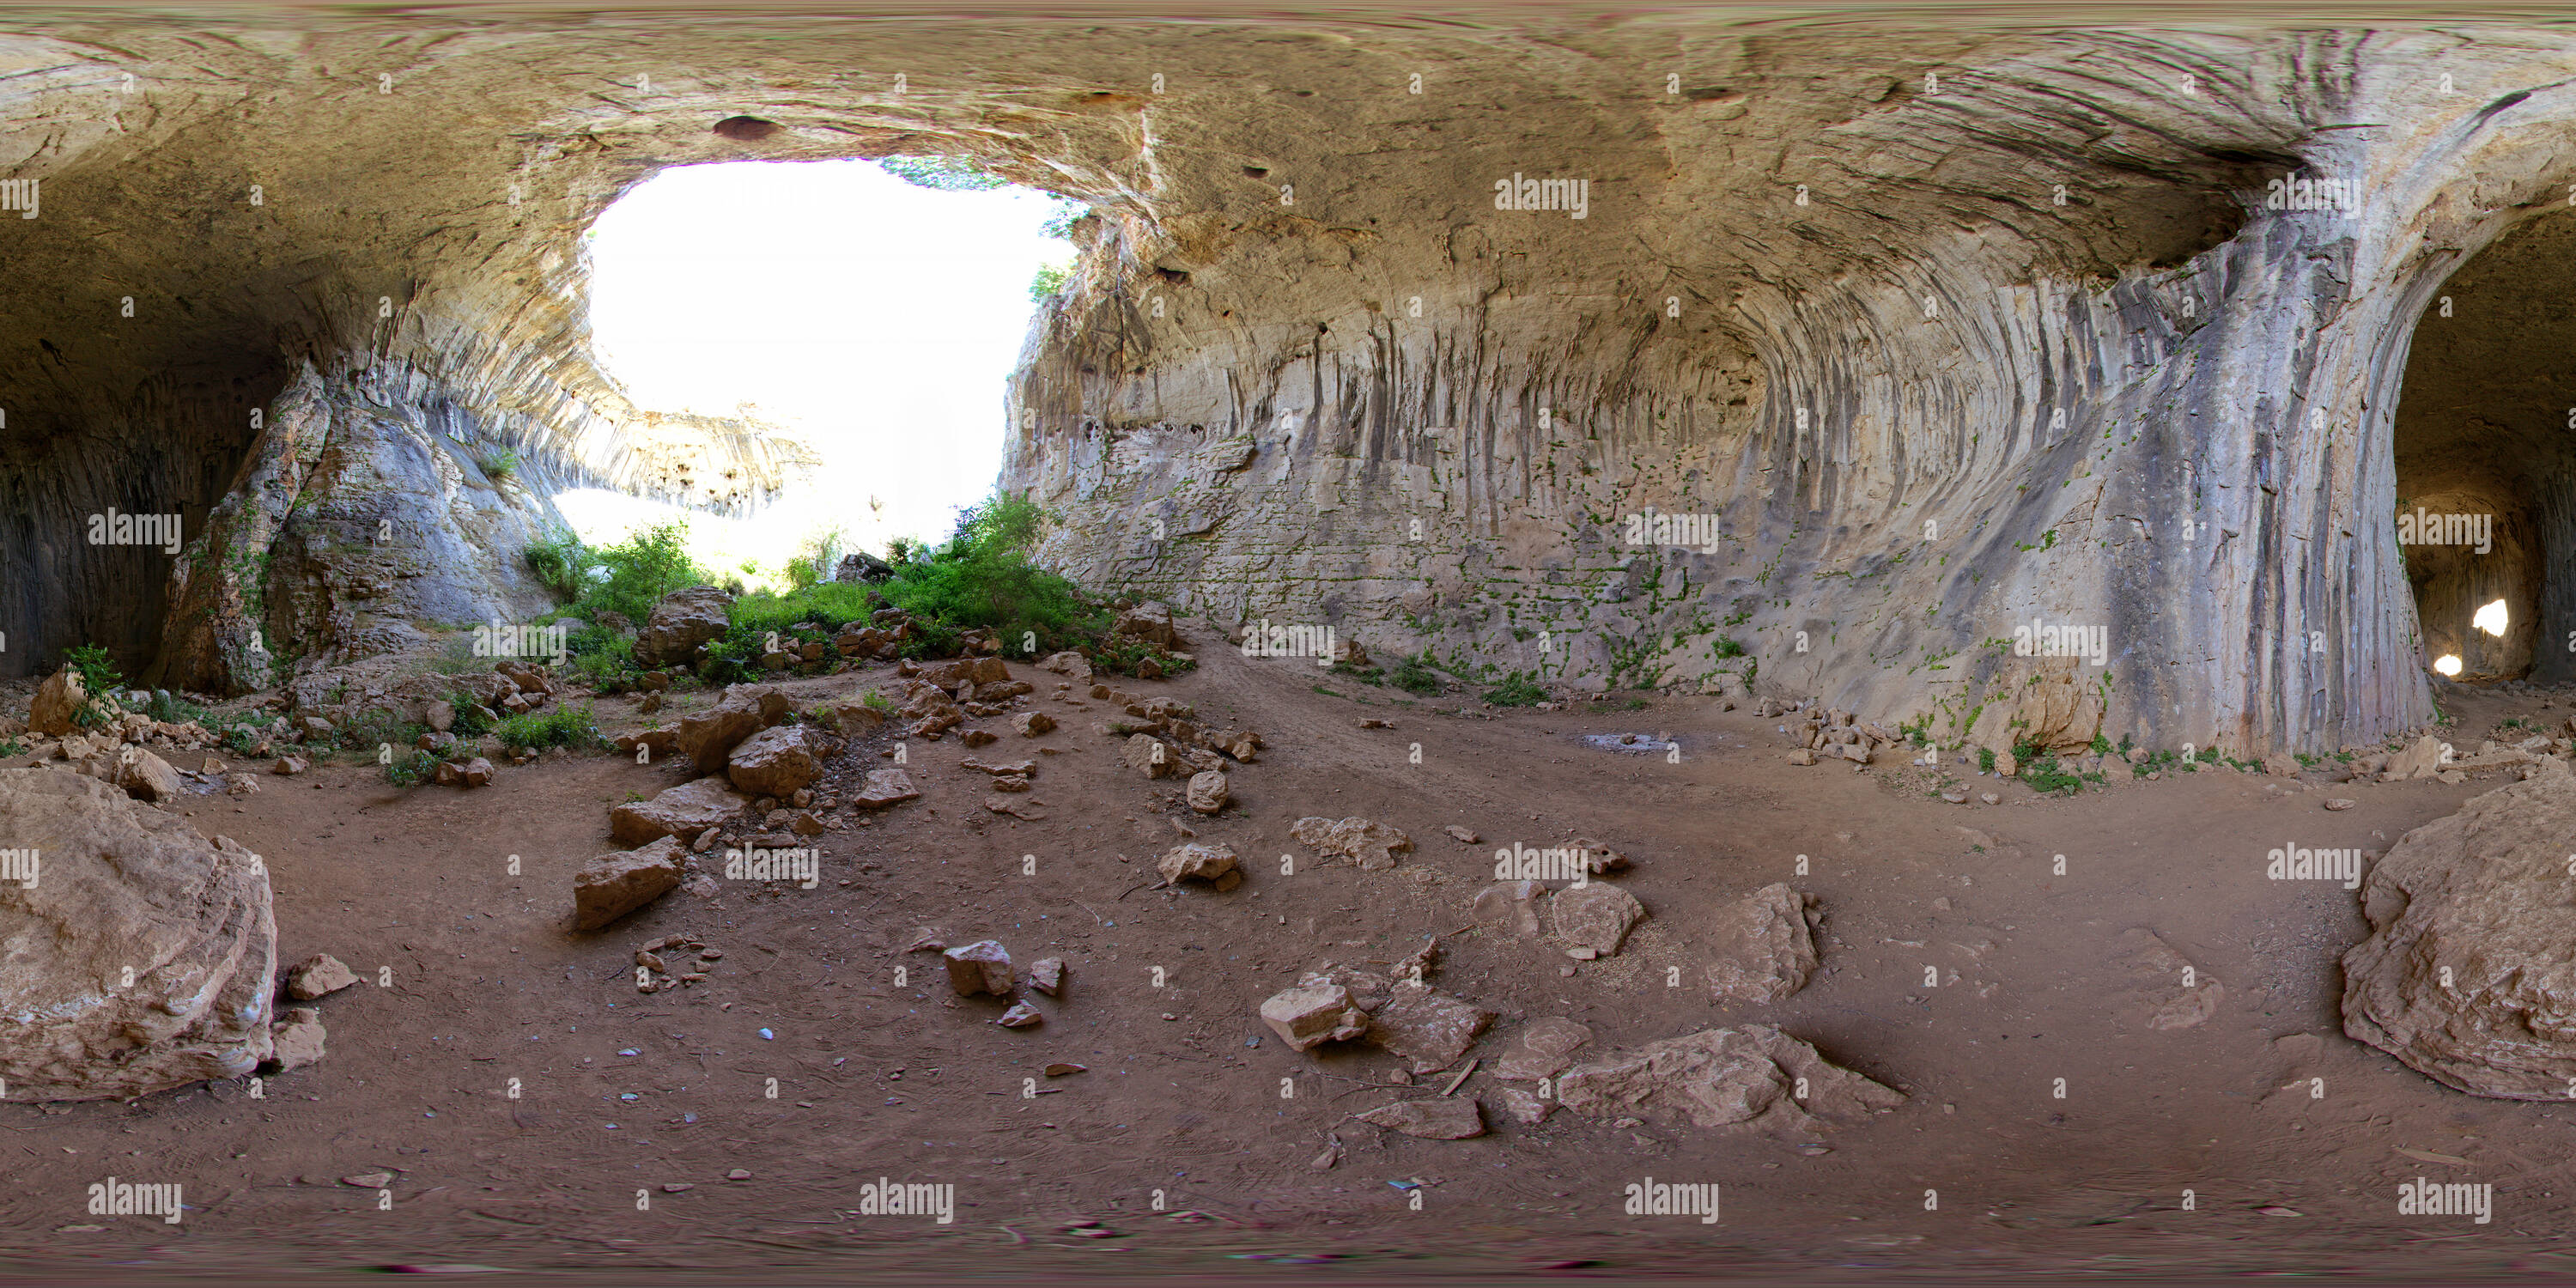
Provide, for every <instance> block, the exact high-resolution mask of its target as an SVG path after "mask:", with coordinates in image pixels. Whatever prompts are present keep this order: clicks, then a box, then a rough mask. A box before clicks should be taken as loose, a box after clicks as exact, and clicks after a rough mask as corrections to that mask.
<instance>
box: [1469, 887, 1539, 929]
mask: <svg viewBox="0 0 2576 1288" xmlns="http://www.w3.org/2000/svg"><path fill="white" fill-rule="evenodd" d="M1546 893H1547V888H1546V887H1545V886H1542V885H1540V884H1539V883H1538V882H1536V881H1497V882H1495V883H1494V884H1492V885H1489V886H1486V887H1485V888H1484V889H1482V890H1479V891H1477V892H1476V901H1475V903H1474V905H1473V911H1474V913H1475V917H1476V920H1477V921H1479V922H1482V923H1484V924H1486V925H1489V926H1502V927H1506V928H1508V929H1510V930H1511V931H1513V932H1514V933H1516V934H1522V935H1535V934H1537V933H1538V932H1539V920H1538V907H1539V900H1540V898H1541V897H1542V896H1543V895H1545V894H1546Z"/></svg>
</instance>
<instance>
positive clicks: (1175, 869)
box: [1155, 842, 1237, 884]
mask: <svg viewBox="0 0 2576 1288" xmlns="http://www.w3.org/2000/svg"><path fill="white" fill-rule="evenodd" d="M1155 867H1156V869H1157V870H1159V871H1160V872H1161V873H1162V874H1163V879H1164V880H1166V881H1169V882H1172V883H1174V884H1178V883H1180V882H1182V881H1186V880H1191V879H1193V878H1195V879H1197V880H1201V881H1215V880H1217V879H1218V878H1221V877H1224V876H1226V875H1228V874H1230V873H1233V872H1235V871H1236V870H1237V868H1236V860H1235V856H1234V847H1233V846H1231V845H1207V844H1203V843H1198V842H1192V843H1191V844H1188V845H1180V846H1174V847H1173V848H1172V849H1170V850H1168V851H1166V852H1165V853H1164V855H1163V858H1162V861H1161V862H1159V863H1157V864H1156V865H1155Z"/></svg>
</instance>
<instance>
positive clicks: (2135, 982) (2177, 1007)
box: [2112, 927, 2227, 1029]
mask: <svg viewBox="0 0 2576 1288" xmlns="http://www.w3.org/2000/svg"><path fill="white" fill-rule="evenodd" d="M2112 948H2113V951H2114V952H2116V953H2117V954H2118V955H2119V960H2120V965H2121V967H2122V969H2124V970H2125V971H2127V972H2128V978H2129V988H2130V990H2131V992H2132V993H2133V994H2134V995H2135V996H2136V997H2137V998H2138V1001H2137V1002H2136V1003H2135V1004H2133V1007H2132V1010H2133V1014H2132V1015H2131V1017H2130V1018H2132V1019H2133V1020H2135V1021H2136V1022H2137V1023H2138V1024H2139V1025H2141V1026H2142V1027H2145V1028H2150V1029H2188V1028H2196V1027H2198V1026H2199V1025H2200V1023H2201V1022H2202V1021H2204V1020H2207V1019H2208V1018H2209V1017H2210V1016H2212V1015H2215V1014H2217V1013H2218V1004H2219V1003H2220V1002H2221V1001H2223V1000H2225V998H2226V997H2227V989H2226V986H2224V985H2222V984H2220V983H2219V982H2218V981H2217V980H2216V979H2214V978H2212V977H2211V976H2210V974H2209V972H2208V971H2205V970H2202V969H2200V968H2199V967H2197V966H2194V965H2193V964H2192V963H2191V962H2189V961H2186V960H2184V958H2183V956H2182V954H2180V953H2177V952H2175V951H2174V950H2173V948H2172V947H2171V946H2169V945H2167V944H2166V943H2165V941H2164V939H2163V937H2162V936H2159V935H2157V934H2156V933H2155V932H2154V931H2152V930H2147V929H2144V928H2142V927H2140V928H2132V929H2129V930H2124V931H2122V932H2120V937H2119V938H2118V939H2116V940H2114V941H2112Z"/></svg>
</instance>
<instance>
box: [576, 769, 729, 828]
mask: <svg viewBox="0 0 2576 1288" xmlns="http://www.w3.org/2000/svg"><path fill="white" fill-rule="evenodd" d="M750 804H751V798H750V797H747V796H744V795H743V794H741V793H740V792H737V791H735V790H733V784H732V783H731V782H729V781H727V780H726V779H724V778H722V777H719V776H717V775H714V774H709V775H708V776H706V777H704V778H700V779H696V780H694V781H692V782H686V783H682V784H681V785H679V786H677V787H673V788H670V789H669V790H667V791H664V792H663V793H661V794H660V795H658V796H655V797H654V798H653V799H651V800H649V801H628V802H627V803H625V804H623V805H620V806H618V807H617V808H615V809H613V810H610V811H609V813H608V834H609V836H610V837H611V838H612V839H614V840H615V841H616V842H617V843H618V844H620V845H624V846H638V845H644V844H647V843H649V842H652V841H656V840H659V839H661V838H663V837H665V836H676V837H679V838H680V839H681V840H683V841H694V840H696V839H697V838H698V835H699V834H700V833H702V832H705V831H707V830H709V829H711V828H716V827H721V826H723V825H724V824H725V823H727V822H729V821H731V820H732V819H733V818H735V817H736V816H737V815H739V814H741V813H742V811H743V810H744V809H745V808H747V807H749V806H750Z"/></svg>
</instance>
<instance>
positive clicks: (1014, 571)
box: [881, 494, 1107, 652]
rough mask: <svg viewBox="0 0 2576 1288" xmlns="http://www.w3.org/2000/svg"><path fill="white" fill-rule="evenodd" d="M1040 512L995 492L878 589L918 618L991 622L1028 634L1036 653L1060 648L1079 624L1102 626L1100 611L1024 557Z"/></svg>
mask: <svg viewBox="0 0 2576 1288" xmlns="http://www.w3.org/2000/svg"><path fill="white" fill-rule="evenodd" d="M1046 517H1047V516H1046V512H1045V511H1044V510H1041V509H1039V508H1038V505H1037V503H1036V502H1034V501H1031V500H1029V499H1028V498H1026V497H1023V496H1011V495H1007V494H997V495H995V496H994V497H992V498H990V499H989V500H986V501H985V502H984V503H983V504H981V505H978V506H974V507H972V508H969V509H966V510H963V511H961V512H959V514H958V516H957V530H956V532H955V534H954V535H952V536H951V537H950V538H949V539H948V541H947V542H946V543H945V544H943V545H941V546H939V547H938V548H937V549H935V550H932V551H930V552H928V554H927V555H926V556H922V555H915V556H914V557H912V558H909V559H906V560H905V561H903V562H901V563H899V564H896V565H895V575H894V579H893V580H892V581H889V582H887V583H886V584H885V585H884V586H883V587H882V588H881V591H882V593H883V594H884V595H885V597H886V598H887V599H888V600H890V601H891V602H893V603H894V604H895V606H897V607H899V608H901V609H903V610H904V611H906V612H908V613H911V614H912V615H913V616H915V617H916V618H922V617H926V618H930V619H932V620H934V621H937V622H939V623H941V624H943V625H946V626H951V627H968V626H989V627H992V628H994V629H996V630H999V631H1001V632H1002V633H1003V634H1004V635H1005V636H1006V637H1015V636H1019V635H1022V634H1024V633H1034V634H1035V635H1036V636H1037V637H1038V640H1039V645H1040V648H1039V651H1041V652H1045V651H1049V650H1051V649H1054V648H1060V647H1062V646H1063V645H1064V644H1065V643H1067V642H1069V640H1070V639H1071V637H1072V636H1073V635H1074V634H1075V633H1076V632H1078V631H1081V630H1082V629H1083V628H1085V627H1090V628H1091V629H1092V630H1095V631H1096V630H1099V629H1103V628H1105V627H1106V626H1107V622H1106V620H1105V618H1104V617H1103V615H1101V614H1099V613H1097V612H1096V610H1094V609H1092V608H1091V607H1090V606H1089V605H1088V604H1086V603H1085V602H1084V601H1083V598H1082V593H1081V592H1080V591H1079V590H1078V589H1076V588H1075V586H1074V584H1073V583H1072V582H1069V581H1066V580H1065V579H1064V578H1062V577H1059V576H1056V575H1055V574H1054V573H1051V572H1047V571H1045V570H1044V569H1041V568H1039V567H1037V566H1036V565H1034V564H1032V563H1030V562H1029V551H1030V550H1031V548H1033V547H1034V546H1036V544H1037V539H1038V531H1039V528H1040V527H1041V526H1042V525H1043V524H1044V523H1045V521H1046ZM889 562H892V561H891V560H889Z"/></svg>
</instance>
